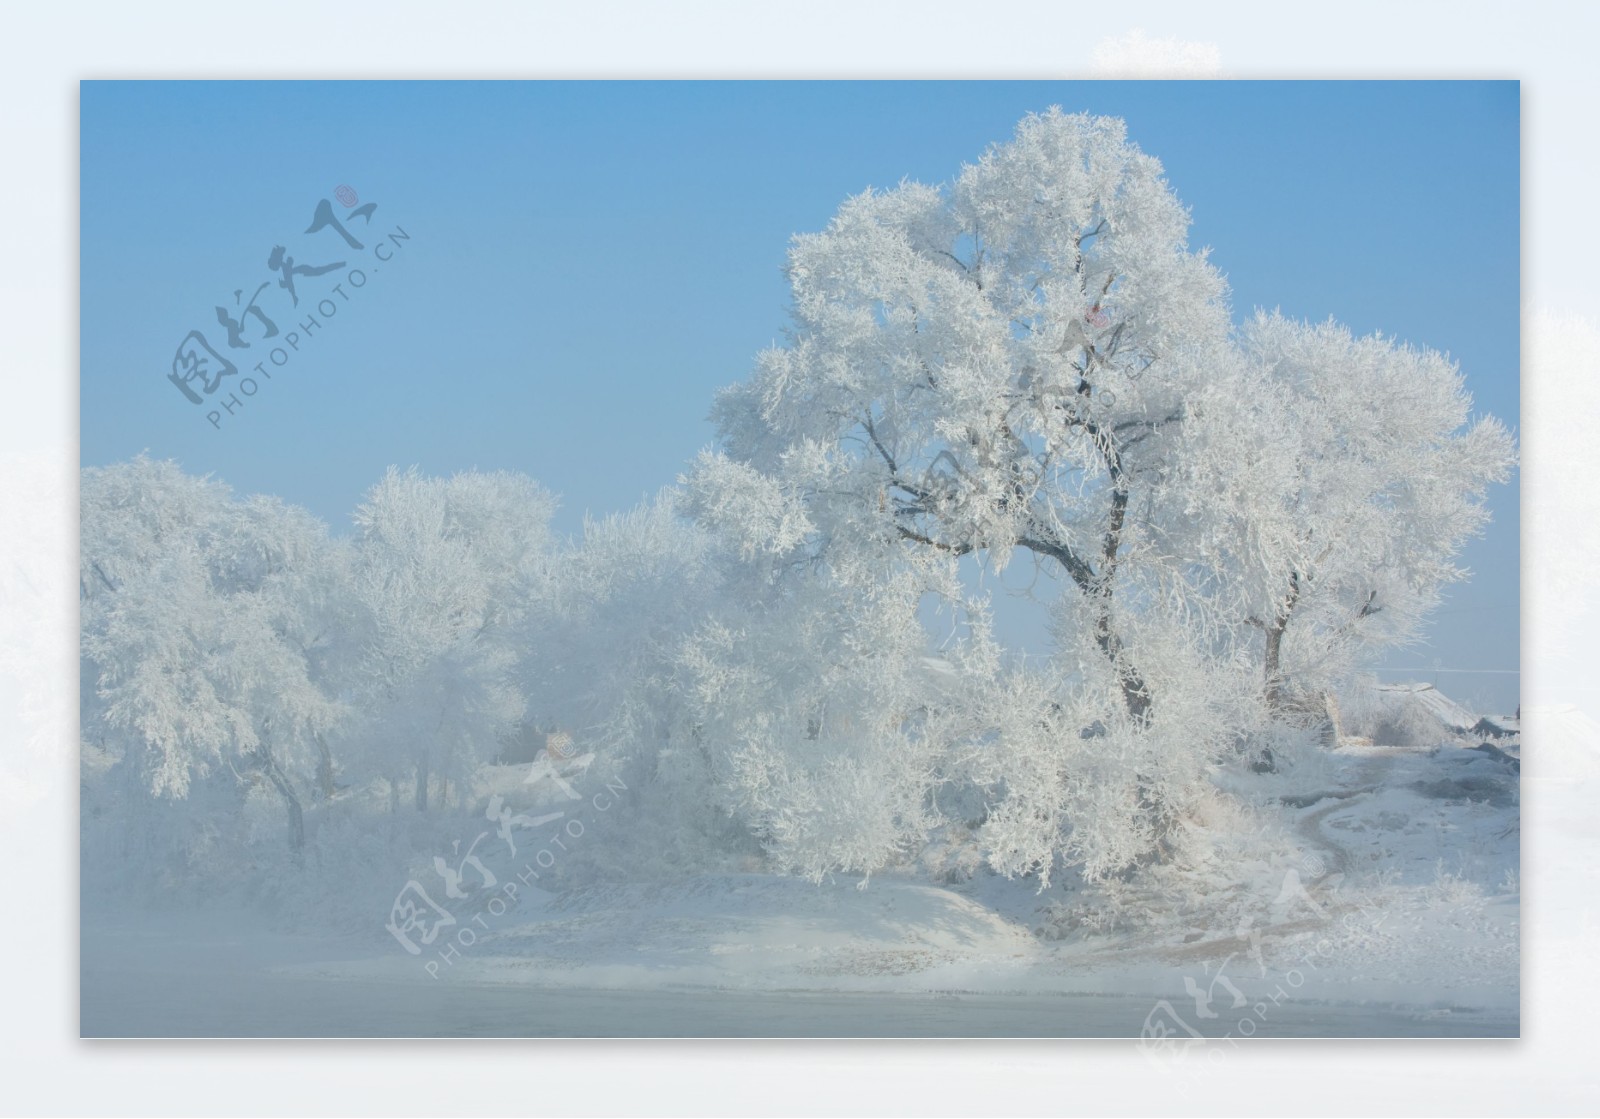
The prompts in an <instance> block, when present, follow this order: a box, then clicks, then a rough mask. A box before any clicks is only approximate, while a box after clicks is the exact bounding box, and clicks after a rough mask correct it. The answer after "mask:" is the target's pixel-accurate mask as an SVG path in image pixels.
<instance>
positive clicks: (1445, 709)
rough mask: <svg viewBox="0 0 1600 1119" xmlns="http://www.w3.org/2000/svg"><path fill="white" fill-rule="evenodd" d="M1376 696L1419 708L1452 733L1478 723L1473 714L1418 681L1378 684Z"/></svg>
mask: <svg viewBox="0 0 1600 1119" xmlns="http://www.w3.org/2000/svg"><path fill="white" fill-rule="evenodd" d="M1378 694H1379V696H1381V697H1382V698H1383V699H1384V700H1385V701H1386V702H1390V703H1395V704H1407V705H1415V706H1416V707H1420V708H1421V709H1422V710H1424V711H1426V712H1427V713H1428V714H1430V715H1432V716H1433V717H1434V718H1435V719H1438V720H1439V722H1440V723H1442V724H1444V725H1445V726H1446V727H1448V728H1450V729H1451V730H1453V731H1466V730H1469V729H1470V728H1471V727H1472V726H1473V725H1474V724H1475V723H1477V721H1478V716H1477V715H1476V714H1475V713H1473V712H1471V711H1468V710H1467V709H1466V708H1465V707H1462V706H1461V705H1460V704H1459V703H1457V702H1456V701H1455V700H1453V699H1450V698H1449V697H1448V696H1446V695H1445V694H1444V693H1443V692H1441V691H1440V690H1439V689H1438V688H1435V687H1434V686H1433V685H1432V684H1424V683H1421V682H1419V681H1410V682H1407V683H1403V684H1380V685H1379V686H1378Z"/></svg>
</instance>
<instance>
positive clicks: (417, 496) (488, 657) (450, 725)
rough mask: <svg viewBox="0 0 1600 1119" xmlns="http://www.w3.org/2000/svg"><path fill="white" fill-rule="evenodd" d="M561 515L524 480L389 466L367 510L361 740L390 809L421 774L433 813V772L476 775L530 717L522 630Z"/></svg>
mask: <svg viewBox="0 0 1600 1119" xmlns="http://www.w3.org/2000/svg"><path fill="white" fill-rule="evenodd" d="M554 510H555V500H554V498H553V497H551V496H550V494H548V493H547V492H546V491H545V490H543V489H541V488H540V487H539V486H538V485H537V484H535V483H534V482H533V481H531V480H530V479H528V478H526V477H523V476H521V475H516V474H507V473H496V474H478V473H470V474H459V475H456V476H454V477H452V478H448V479H445V478H429V477H425V476H423V475H422V474H421V473H419V472H418V471H416V470H414V469H413V470H409V471H399V470H393V469H391V470H390V471H389V473H388V474H387V475H386V476H385V477H384V479H383V480H382V481H381V482H379V483H378V484H377V485H376V486H374V487H373V488H372V489H371V490H370V491H369V492H368V494H367V496H366V499H365V501H364V502H363V503H362V505H361V507H360V508H359V509H358V510H357V511H356V514H355V521H356V527H357V535H356V539H355V543H354V550H355V552H354V558H353V562H352V569H351V598H352V602H353V606H354V609H353V612H352V615H351V617H350V618H349V619H348V621H347V624H348V625H349V626H350V627H351V629H352V630H353V631H355V632H357V633H359V634H360V637H359V639H358V640H357V644H358V646H359V652H358V654H357V657H358V665H357V667H356V669H355V671H354V675H355V683H354V685H353V687H352V693H353V698H354V700H355V702H356V703H357V705H358V706H359V708H360V710H361V712H362V719H361V721H360V723H359V725H358V726H357V727H356V729H355V731H354V735H353V743H352V745H353V746H354V748H356V749H358V750H362V751H363V752H364V753H365V755H366V756H367V757H369V758H370V759H371V765H372V766H373V768H375V769H376V770H378V771H379V772H382V773H383V774H385V776H386V777H387V778H388V780H389V786H390V789H391V804H393V797H394V796H395V795H396V794H395V790H397V789H398V787H399V785H400V783H401V781H402V779H403V776H404V775H405V774H406V773H408V772H409V774H410V775H411V778H412V780H413V783H414V795H415V803H416V807H417V809H418V810H419V811H426V810H427V808H428V798H429V784H430V781H431V780H432V779H433V778H434V777H435V776H437V777H439V778H440V779H441V780H444V781H457V782H459V781H462V780H465V779H467V778H469V777H470V775H471V773H472V772H473V770H474V769H475V767H476V766H477V765H478V764H479V763H481V762H483V761H485V760H488V758H489V757H491V756H492V755H493V754H494V752H495V751H496V750H497V749H498V748H499V747H498V743H499V740H500V739H501V738H502V737H503V736H504V735H505V734H506V733H507V732H508V730H510V729H511V728H512V727H514V726H515V724H516V721H517V720H518V719H519V718H520V717H521V714H522V707H523V702H522V697H521V696H520V695H519V694H518V692H517V690H516V687H515V684H514V681H513V678H512V671H513V666H514V664H515V660H516V647H515V643H514V635H515V633H516V627H517V623H518V621H519V619H520V618H521V617H522V615H523V614H524V613H525V612H526V611H527V610H528V609H529V606H530V604H531V602H532V601H534V600H535V599H536V598H537V597H538V595H539V594H540V593H542V592H541V587H542V586H543V581H544V579H545V578H546V569H545V563H546V554H547V551H548V547H549V521H550V517H551V515H552V514H553V512H554Z"/></svg>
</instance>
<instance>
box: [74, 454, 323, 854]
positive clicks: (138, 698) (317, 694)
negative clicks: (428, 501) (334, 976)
mask: <svg viewBox="0 0 1600 1119" xmlns="http://www.w3.org/2000/svg"><path fill="white" fill-rule="evenodd" d="M328 552H329V543H328V540H327V535H326V531H325V529H324V527H323V525H322V524H321V523H320V522H318V521H317V520H316V519H315V518H313V517H311V516H310V515H309V514H307V513H305V512H304V511H303V510H300V509H296V508H294V507H292V506H288V505H285V504H283V503H282V502H280V501H277V500H276V499H272V498H252V499H250V500H248V501H243V502H238V501H234V500H233V499H232V497H231V494H230V492H229V491H228V489H227V487H226V486H223V485H222V484H220V483H217V482H212V481H209V480H207V479H201V478H193V477H188V476H185V475H183V474H182V472H181V471H179V469H178V468H177V466H176V465H175V464H173V463H167V462H152V461H150V460H148V459H145V458H143V457H140V458H139V459H136V460H135V461H133V462H131V463H126V464H122V465H119V466H114V467H106V468H91V469H87V470H85V471H84V472H83V478H82V533H81V544H80V555H81V559H80V572H79V584H80V594H81V597H82V609H83V639H82V640H83V654H84V659H85V668H86V671H85V683H86V685H88V684H89V683H91V682H92V686H93V698H92V699H90V698H89V697H86V706H85V718H84V733H85V735H86V736H94V735H98V736H101V737H104V736H105V735H107V734H111V735H114V736H117V737H118V738H119V739H120V740H121V742H122V764H123V766H124V768H125V769H126V770H128V771H129V772H131V773H132V774H133V775H134V781H133V785H134V787H137V788H142V789H144V790H145V791H146V792H148V793H149V794H150V795H153V796H156V797H158V798H166V799H168V800H171V801H181V800H183V799H184V798H185V797H187V796H188V795H189V793H190V788H191V784H192V782H194V781H195V780H196V779H204V778H207V777H211V776H216V777H219V778H221V777H223V776H224V774H226V773H232V774H233V775H234V776H235V778H236V779H237V780H239V781H243V782H251V783H260V784H263V785H266V786H268V787H270V788H271V789H272V790H273V791H274V792H275V794H276V795H277V796H278V797H279V798H280V799H281V801H282V804H283V807H284V810H285V812H286V816H287V820H288V838H289V845H290V847H291V848H292V849H293V850H295V851H297V852H298V851H299V850H300V848H301V847H302V845H303V843H304V838H305V831H304V820H303V812H304V808H303V795H302V790H303V789H304V788H305V787H306V786H307V784H308V781H307V777H308V776H309V775H310V774H311V773H312V772H313V771H314V770H315V769H316V768H318V761H319V751H318V745H319V743H321V742H322V736H323V735H325V734H326V733H327V732H328V731H329V730H330V729H331V728H332V727H333V726H334V725H335V724H336V722H337V721H338V719H339V716H340V709H339V706H338V704H337V703H336V702H335V701H334V699H333V698H332V697H331V696H330V695H328V694H327V693H326V692H325V691H324V690H323V688H322V687H320V686H319V683H318V681H317V679H316V673H315V670H314V668H313V664H312V660H313V658H314V656H315V650H314V647H315V646H316V645H317V643H318V641H319V640H320V636H319V633H318V631H319V629H320V624H319V623H320V621H321V601H322V599H321V595H320V594H319V593H318V592H317V589H316V588H317V587H318V586H319V585H321V584H322V578H323V568H324V564H325V563H326V560H327V556H328ZM324 756H325V755H324Z"/></svg>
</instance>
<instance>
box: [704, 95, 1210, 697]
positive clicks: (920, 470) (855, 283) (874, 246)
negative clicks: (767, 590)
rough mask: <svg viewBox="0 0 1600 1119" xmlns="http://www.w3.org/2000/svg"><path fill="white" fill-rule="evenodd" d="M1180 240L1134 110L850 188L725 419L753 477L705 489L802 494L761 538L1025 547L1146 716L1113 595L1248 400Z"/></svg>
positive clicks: (1055, 114) (1047, 124)
mask: <svg viewBox="0 0 1600 1119" xmlns="http://www.w3.org/2000/svg"><path fill="white" fill-rule="evenodd" d="M1187 229H1188V219H1187V214H1186V212H1185V210H1184V208H1183V207H1182V205H1180V203H1179V202H1178V200H1177V198H1176V197H1175V196H1174V195H1173V193H1172V191H1171V190H1170V189H1169V187H1168V186H1167V184H1166V182H1165V181H1164V180H1163V178H1162V173H1161V165H1160V164H1159V163H1158V162H1157V161H1156V160H1155V159H1154V158H1152V157H1150V156H1148V155H1145V154H1144V153H1142V152H1140V151H1139V150H1138V149H1137V148H1136V147H1134V146H1133V145H1132V144H1130V143H1129V142H1128V141H1127V139H1126V137H1125V135H1124V128H1123V124H1122V122H1121V121H1118V120H1113V119H1109V118H1093V117H1087V116H1068V115H1065V114H1063V113H1061V112H1059V111H1057V110H1052V111H1051V112H1049V113H1046V114H1043V115H1038V116H1030V117H1028V118H1027V119H1026V120H1024V121H1023V122H1022V124H1021V125H1020V126H1019V127H1018V130H1017V135H1016V137H1015V139H1014V140H1013V141H1012V142H1011V143H1009V144H1005V145H1001V146H998V147H996V148H994V149H992V150H991V151H990V152H989V153H988V154H987V155H986V156H984V157H983V158H982V159H981V160H980V161H979V162H978V163H976V164H973V165H971V166H968V167H967V168H965V169H964V170H963V171H962V173H961V175H960V176H959V177H958V178H957V180H956V182H955V183H954V185H953V186H952V187H951V188H949V189H948V190H941V189H938V188H934V187H929V186H923V185H921V184H916V183H905V184H902V185H901V186H899V187H897V188H895V189H893V190H889V191H883V192H873V191H869V192H867V193H865V194H862V195H859V196H857V197H855V198H852V199H850V200H849V201H848V202H846V203H845V204H844V206H843V207H842V208H841V209H840V211H839V213H838V215H837V216H836V217H835V218H834V220H833V221H832V223H831V224H830V225H829V227H828V228H827V229H826V230H825V231H824V232H822V233H818V234H811V235H804V236H799V237H796V238H795V240H794V245H793V247H792V248H791V250H790V254H789V265H788V275H789V279H790V283H791V286H792V289H793V297H794V298H793V317H794V326H793V328H792V330H791V331H790V333H789V338H788V341H787V343H786V344H785V345H782V346H777V347H774V348H773V349H770V350H768V351H767V352H766V353H764V354H762V355H761V357H760V360H759V362H758V364H757V368H756V371H755V373H754V375H753V376H752V377H751V378H750V379H749V380H748V381H746V382H744V383H742V384H740V385H736V386H734V387H732V388H730V389H728V390H726V391H724V392H723V394H722V395H721V396H720V397H719V399H718V401H717V404H716V409H715V413H714V415H715V419H716V421H717V423H718V428H719V432H720V434H721V438H722V445H723V448H724V450H725V453H726V454H727V456H728V457H729V458H730V459H732V460H733V461H734V462H736V463H738V464H740V465H742V466H744V467H748V468H749V473H748V474H746V475H743V476H741V475H740V474H739V473H738V472H735V471H731V470H728V469H726V468H721V467H719V466H718V465H717V464H716V463H714V462H711V461H705V462H703V463H702V466H701V474H700V476H701V478H702V479H704V480H705V481H706V484H707V485H706V488H711V487H719V488H723V489H726V488H727V487H728V486H738V485H745V486H747V487H748V489H749V492H750V494H751V498H750V500H756V497H755V495H756V494H757V493H758V492H759V491H760V489H761V487H763V486H766V487H770V488H771V490H772V492H773V493H775V494H777V495H781V496H782V497H783V498H784V499H786V500H788V501H790V502H792V503H793V504H794V513H793V514H792V515H791V516H790V517H789V518H788V520H787V521H784V522H782V523H780V524H778V525H777V526H775V527H776V528H777V529H778V530H779V531H776V532H774V533H772V534H770V535H769V537H768V539H767V541H766V546H768V547H779V546H783V545H784V544H786V543H788V541H787V540H786V539H785V537H784V536H783V535H782V530H783V529H785V528H787V529H789V530H791V531H793V532H795V533H797V534H798V533H799V532H800V531H801V530H800V526H801V524H802V517H803V524H804V526H805V530H806V532H805V537H806V539H805V540H804V542H801V541H798V540H797V541H795V545H796V546H799V547H808V548H811V549H813V550H816V551H819V552H820V551H826V550H829V549H831V548H836V547H837V546H839V545H847V546H848V544H850V543H851V542H852V541H854V540H855V539H857V538H861V537H869V538H874V539H879V540H890V541H894V542H897V543H898V544H899V545H901V554H902V555H903V556H906V557H908V558H910V559H911V560H912V562H917V556H918V554H919V553H921V554H924V555H927V556H937V555H941V554H942V555H947V556H961V555H969V554H974V553H984V554H985V555H986V558H987V560H988V561H989V562H990V563H992V564H993V565H994V566H995V567H996V568H1001V567H1003V566H1004V565H1005V564H1006V563H1007V562H1009V560H1010V558H1011V556H1012V554H1013V553H1014V552H1015V551H1017V550H1019V549H1021V550H1025V551H1027V552H1029V553H1032V555H1033V556H1035V557H1037V558H1039V559H1040V560H1042V561H1044V562H1048V563H1050V564H1053V565H1055V566H1056V568H1057V569H1058V571H1059V573H1060V575H1061V576H1062V577H1063V579H1064V581H1065V582H1066V583H1067V584H1068V585H1070V587H1071V588H1072V593H1074V594H1076V595H1078V596H1081V597H1082V598H1083V599H1085V600H1087V601H1088V602H1089V603H1090V604H1091V608H1090V610H1089V612H1088V616H1087V624H1088V636H1089V637H1090V639H1091V640H1092V642H1093V644H1094V645H1095V647H1096V648H1097V649H1098V651H1099V653H1100V655H1102V656H1104V657H1105V658H1107V659H1108V660H1109V661H1110V662H1112V663H1113V664H1114V665H1115V666H1116V669H1117V672H1118V674H1119V679H1120V682H1121V687H1122V691H1123V694H1124V698H1125V702H1126V704H1127V706H1128V708H1129V710H1130V711H1132V712H1134V713H1135V714H1142V713H1143V712H1144V711H1145V710H1146V709H1147V708H1148V707H1149V705H1150V703H1151V702H1152V698H1153V697H1152V696H1151V695H1150V692H1149V689H1148V688H1147V686H1146V682H1145V680H1144V679H1143V675H1142V669H1141V667H1140V665H1139V664H1138V663H1137V662H1136V660H1135V659H1134V658H1133V657H1132V655H1131V654H1130V651H1129V650H1128V649H1127V648H1126V647H1125V643H1124V641H1123V638H1122V636H1121V634H1120V633H1119V627H1118V622H1117V617H1116V613H1117V611H1116V599H1117V597H1118V595H1119V594H1120V593H1122V588H1123V586H1124V585H1125V584H1127V583H1130V582H1138V581H1141V580H1144V579H1149V578H1155V579H1157V580H1158V581H1159V579H1160V577H1161V573H1160V572H1159V571H1158V570H1156V569H1158V568H1160V567H1161V566H1162V565H1163V564H1167V563H1168V559H1169V556H1170V552H1171V546H1170V541H1168V540H1166V539H1164V538H1163V537H1162V536H1161V535H1159V534H1157V533H1154V532H1152V531H1151V530H1152V526H1151V525H1149V524H1148V523H1147V522H1146V521H1145V519H1144V517H1143V509H1144V508H1145V504H1144V502H1145V501H1147V500H1148V495H1150V494H1151V493H1152V492H1154V491H1158V490H1160V489H1161V488H1163V487H1166V486H1168V485H1170V484H1171V479H1173V478H1174V477H1176V476H1177V475H1176V472H1175V469H1174V465H1173V464H1174V460H1175V456H1179V455H1181V454H1182V453H1183V440H1182V437H1181V432H1182V428H1183V425H1184V424H1185V423H1186V422H1187V421H1190V420H1191V419H1192V418H1193V417H1194V416H1195V415H1196V414H1197V413H1201V414H1203V413H1205V412H1206V411H1208V410H1210V409H1212V408H1214V407H1216V408H1221V407H1226V406H1227V400H1228V397H1229V396H1230V395H1233V394H1235V393H1237V391H1238V389H1237V388H1236V387H1235V386H1234V385H1233V384H1232V382H1233V381H1234V379H1235V376H1236V367H1235V365H1234V364H1233V363H1231V362H1229V361H1228V360H1227V343H1228V327H1229V324H1228V310H1227V305H1226V302H1225V286H1224V283H1223V281H1222V278H1221V277H1220V276H1219V275H1218V273H1217V272H1216V270H1215V269H1214V268H1212V267H1211V266H1210V265H1209V264H1208V263H1207V261H1206V259H1205V255H1204V254H1203V253H1195V252H1191V251H1189V249H1188V247H1187V244H1186V237H1187ZM1197 496H1198V495H1197ZM732 500H733V499H732V498H731V496H727V495H724V496H722V497H720V498H715V499H708V500H706V502H705V504H706V505H707V507H709V508H712V509H716V508H725V509H731V508H732V507H733V506H732Z"/></svg>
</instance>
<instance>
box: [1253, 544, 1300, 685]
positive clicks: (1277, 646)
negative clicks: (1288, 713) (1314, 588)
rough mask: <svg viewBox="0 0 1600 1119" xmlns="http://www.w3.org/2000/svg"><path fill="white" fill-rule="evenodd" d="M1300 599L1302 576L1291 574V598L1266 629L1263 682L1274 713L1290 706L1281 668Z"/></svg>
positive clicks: (1296, 573)
mask: <svg viewBox="0 0 1600 1119" xmlns="http://www.w3.org/2000/svg"><path fill="white" fill-rule="evenodd" d="M1299 598H1300V575H1299V573H1298V572H1290V573H1289V597H1288V598H1287V599H1286V600H1285V601H1284V604H1283V606H1282V607H1280V608H1279V610H1278V613H1277V615H1276V616H1275V617H1274V618H1273V619H1272V624H1271V625H1269V626H1267V627H1266V634H1267V652H1266V657H1265V658H1264V664H1263V666H1262V682H1263V683H1264V684H1265V686H1266V690H1267V703H1268V705H1269V706H1271V707H1272V709H1273V710H1274V711H1282V710H1284V708H1286V707H1287V706H1288V705H1289V698H1288V696H1287V694H1286V693H1285V691H1284V687H1283V672H1282V668H1281V663H1282V661H1281V658H1282V653H1283V634H1284V631H1285V630H1287V629H1288V628H1289V616H1290V615H1291V614H1292V613H1293V612H1294V604H1295V602H1296V601H1298V600H1299Z"/></svg>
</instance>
